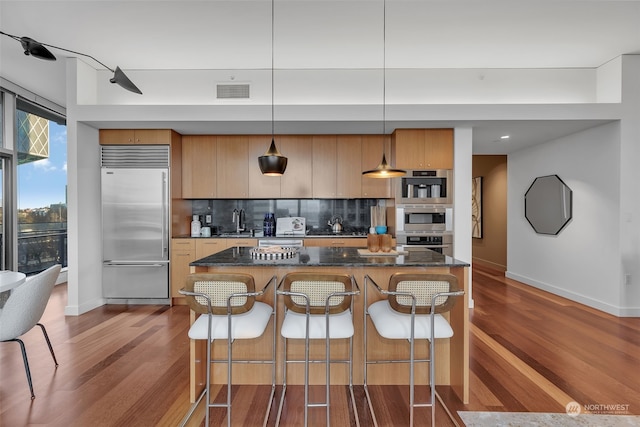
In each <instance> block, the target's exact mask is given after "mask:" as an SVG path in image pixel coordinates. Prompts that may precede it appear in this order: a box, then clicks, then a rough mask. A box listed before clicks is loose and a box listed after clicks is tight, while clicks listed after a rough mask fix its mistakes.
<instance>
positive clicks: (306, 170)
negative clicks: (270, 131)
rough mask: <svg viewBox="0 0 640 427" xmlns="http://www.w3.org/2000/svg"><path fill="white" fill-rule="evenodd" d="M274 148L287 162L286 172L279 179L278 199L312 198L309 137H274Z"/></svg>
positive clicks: (310, 142) (310, 138)
mask: <svg viewBox="0 0 640 427" xmlns="http://www.w3.org/2000/svg"><path fill="white" fill-rule="evenodd" d="M276 146H277V147H278V150H280V153H282V155H283V156H286V157H287V158H288V159H289V161H288V163H287V170H286V171H285V173H284V175H282V177H281V181H280V197H281V198H284V199H306V198H310V197H313V193H312V191H311V185H312V184H311V181H312V179H311V166H312V161H311V152H312V137H311V136H310V135H303V136H302V135H283V136H276Z"/></svg>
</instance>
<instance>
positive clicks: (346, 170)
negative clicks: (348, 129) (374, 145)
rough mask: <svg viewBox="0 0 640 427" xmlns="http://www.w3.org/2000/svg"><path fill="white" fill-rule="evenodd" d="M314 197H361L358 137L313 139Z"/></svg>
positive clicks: (324, 136)
mask: <svg viewBox="0 0 640 427" xmlns="http://www.w3.org/2000/svg"><path fill="white" fill-rule="evenodd" d="M312 157H313V160H312V169H313V185H312V187H313V197H314V198H325V199H335V198H339V199H357V198H360V197H362V180H361V176H362V170H361V165H362V141H361V137H360V136H359V135H337V136H336V135H315V136H313V137H312Z"/></svg>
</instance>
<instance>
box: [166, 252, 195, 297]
mask: <svg viewBox="0 0 640 427" xmlns="http://www.w3.org/2000/svg"><path fill="white" fill-rule="evenodd" d="M196 259H197V258H196V254H195V243H194V239H172V240H171V263H170V264H169V266H170V268H171V297H172V298H184V296H183V295H180V293H178V291H179V290H180V289H182V288H184V286H185V280H186V278H187V276H188V275H189V274H190V272H191V270H190V268H189V263H191V262H192V261H195V260H196Z"/></svg>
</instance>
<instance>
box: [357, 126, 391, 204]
mask: <svg viewBox="0 0 640 427" xmlns="http://www.w3.org/2000/svg"><path fill="white" fill-rule="evenodd" d="M390 146H391V137H390V136H389V135H362V168H361V170H362V171H365V170H371V169H375V168H376V167H377V166H378V165H379V164H380V162H381V161H382V153H385V154H386V156H387V161H389V160H391V153H390V152H389V148H390ZM394 166H395V165H394ZM360 179H361V182H362V196H361V197H364V198H366V199H388V198H390V197H391V182H393V180H391V179H377V178H367V177H366V176H362V173H360Z"/></svg>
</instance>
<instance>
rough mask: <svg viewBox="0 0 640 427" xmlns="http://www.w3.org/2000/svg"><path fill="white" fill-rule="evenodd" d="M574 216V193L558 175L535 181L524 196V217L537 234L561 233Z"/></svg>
mask: <svg viewBox="0 0 640 427" xmlns="http://www.w3.org/2000/svg"><path fill="white" fill-rule="evenodd" d="M572 214H573V212H572V191H571V189H570V188H569V187H568V186H567V184H565V183H564V182H563V181H562V180H561V179H560V177H558V175H548V176H540V177H538V178H536V179H534V180H533V183H532V184H531V186H530V187H529V189H528V190H527V192H526V193H525V195H524V215H525V217H526V218H527V221H529V224H531V227H533V229H534V230H535V232H536V233H538V234H551V235H556V234H558V233H560V231H561V230H562V229H563V228H564V227H565V226H566V225H567V224H568V223H569V221H571V217H572Z"/></svg>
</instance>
